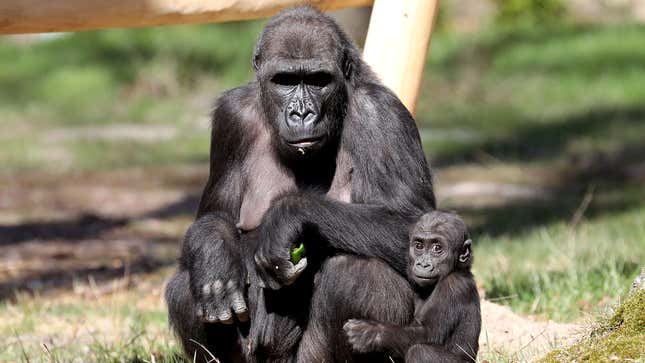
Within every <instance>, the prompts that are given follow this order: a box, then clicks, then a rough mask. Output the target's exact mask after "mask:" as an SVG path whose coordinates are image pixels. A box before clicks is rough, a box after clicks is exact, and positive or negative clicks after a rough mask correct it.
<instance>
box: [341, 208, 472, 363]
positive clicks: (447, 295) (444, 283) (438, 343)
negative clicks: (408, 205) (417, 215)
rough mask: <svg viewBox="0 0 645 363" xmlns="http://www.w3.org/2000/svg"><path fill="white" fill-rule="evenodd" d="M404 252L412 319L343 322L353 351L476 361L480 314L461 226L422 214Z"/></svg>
mask: <svg viewBox="0 0 645 363" xmlns="http://www.w3.org/2000/svg"><path fill="white" fill-rule="evenodd" d="M408 255H409V265H408V279H409V280H410V282H411V283H412V284H413V286H414V290H415V292H416V303H415V313H414V321H413V322H412V324H409V325H401V324H399V325H394V324H391V323H390V324H388V323H382V322H377V321H373V320H358V319H352V320H349V321H348V322H347V323H345V325H344V327H343V328H344V330H345V333H346V334H347V337H348V340H349V342H350V344H351V345H352V347H353V349H354V350H355V351H357V352H363V353H366V352H387V353H390V354H392V355H394V356H397V357H404V358H405V362H406V363H416V362H418V363H421V362H446V363H449V362H474V361H476V358H477V351H478V350H479V343H478V339H479V333H480V329H481V313H480V310H479V295H478V293H477V287H476V286H475V280H474V279H473V276H472V274H471V273H470V266H471V264H472V253H471V240H470V238H469V236H468V232H467V230H466V225H465V224H464V223H463V221H462V220H461V219H460V218H459V217H458V216H457V215H454V214H450V213H444V212H439V211H434V212H431V213H428V214H426V215H424V216H423V217H422V218H421V220H420V221H419V222H418V223H417V224H416V225H415V227H414V229H413V231H412V234H411V237H410V251H409V254H408Z"/></svg>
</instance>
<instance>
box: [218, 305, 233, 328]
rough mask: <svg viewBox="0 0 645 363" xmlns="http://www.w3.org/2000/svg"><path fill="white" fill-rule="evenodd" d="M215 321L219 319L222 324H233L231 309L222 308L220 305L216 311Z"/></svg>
mask: <svg viewBox="0 0 645 363" xmlns="http://www.w3.org/2000/svg"><path fill="white" fill-rule="evenodd" d="M217 319H219V321H220V323H222V324H226V325H230V324H233V314H232V313H231V309H230V308H229V307H228V306H226V307H224V306H222V305H220V306H219V307H218V309H217Z"/></svg>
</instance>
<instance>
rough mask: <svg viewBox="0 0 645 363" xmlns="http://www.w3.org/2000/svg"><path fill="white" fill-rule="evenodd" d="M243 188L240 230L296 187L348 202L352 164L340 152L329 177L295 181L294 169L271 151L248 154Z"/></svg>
mask: <svg viewBox="0 0 645 363" xmlns="http://www.w3.org/2000/svg"><path fill="white" fill-rule="evenodd" d="M244 175H245V176H246V177H245V181H244V184H245V185H244V189H243V190H244V192H243V194H242V203H241V206H240V218H239V221H238V225H237V227H238V228H240V229H241V230H243V231H250V230H253V229H255V228H257V227H258V226H259V225H260V222H261V221H262V217H263V216H264V214H265V213H266V211H267V210H268V209H269V207H270V206H271V203H272V202H273V201H274V200H275V199H276V198H278V197H279V196H281V195H283V194H285V193H288V192H295V191H298V190H317V191H320V192H321V193H324V194H326V195H327V196H328V197H330V198H332V199H335V200H338V201H342V202H346V203H349V202H351V176H352V168H351V163H350V160H349V157H348V156H347V154H346V153H344V152H342V150H341V151H340V152H339V154H338V157H337V162H336V168H335V170H334V173H333V177H332V178H331V183H330V181H329V180H327V181H320V183H316V180H315V179H316V178H308V179H307V181H306V182H304V183H303V182H302V181H298V180H297V178H296V177H295V176H294V173H293V172H292V171H291V170H289V169H288V168H285V167H284V166H282V165H281V164H279V163H278V162H277V160H275V159H274V156H273V155H271V153H257V154H253V155H251V156H250V157H249V158H248V159H247V162H246V163H245V165H244Z"/></svg>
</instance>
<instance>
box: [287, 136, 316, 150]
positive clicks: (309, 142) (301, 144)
mask: <svg viewBox="0 0 645 363" xmlns="http://www.w3.org/2000/svg"><path fill="white" fill-rule="evenodd" d="M322 139H323V136H318V137H307V138H304V139H300V140H295V141H287V143H288V144H289V145H291V146H293V147H297V148H308V147H312V146H314V145H316V144H317V143H319V142H321V141H322Z"/></svg>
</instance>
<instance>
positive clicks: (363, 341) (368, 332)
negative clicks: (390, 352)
mask: <svg viewBox="0 0 645 363" xmlns="http://www.w3.org/2000/svg"><path fill="white" fill-rule="evenodd" d="M343 330H344V331H345V334H346V335H347V341H348V342H349V345H351V346H352V349H354V351H355V352H358V353H368V352H378V351H382V350H383V338H384V333H385V330H386V329H385V326H384V325H383V324H380V323H377V322H375V321H369V320H358V319H350V320H347V322H346V323H345V325H343Z"/></svg>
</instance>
